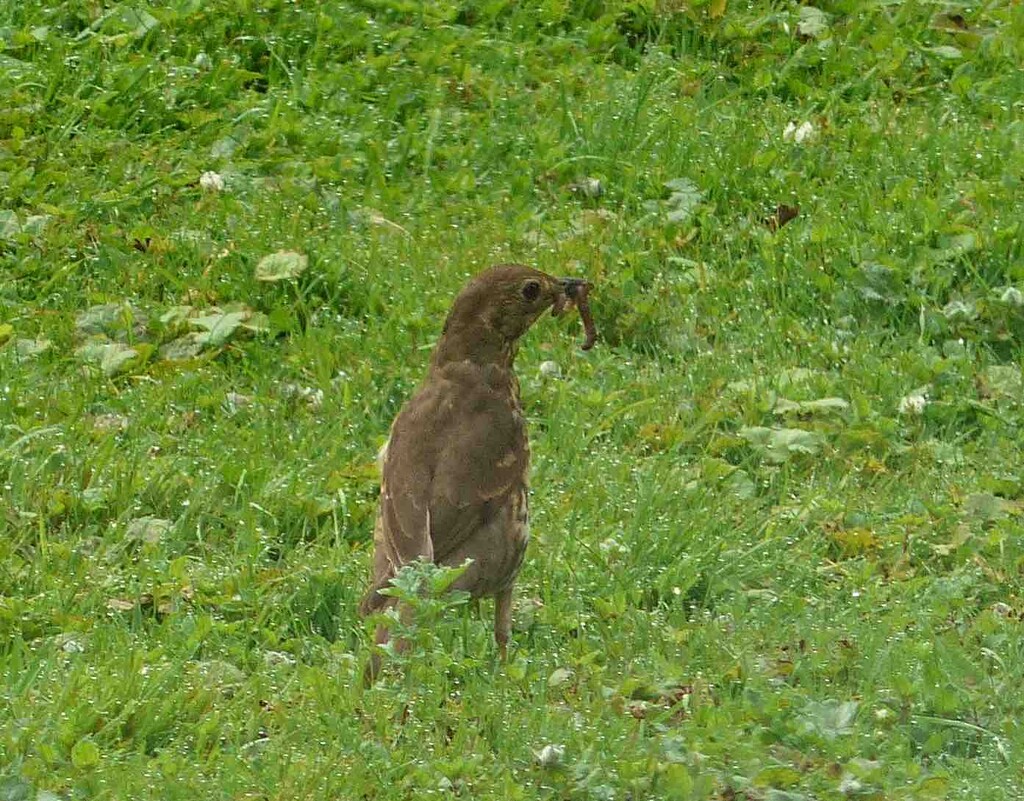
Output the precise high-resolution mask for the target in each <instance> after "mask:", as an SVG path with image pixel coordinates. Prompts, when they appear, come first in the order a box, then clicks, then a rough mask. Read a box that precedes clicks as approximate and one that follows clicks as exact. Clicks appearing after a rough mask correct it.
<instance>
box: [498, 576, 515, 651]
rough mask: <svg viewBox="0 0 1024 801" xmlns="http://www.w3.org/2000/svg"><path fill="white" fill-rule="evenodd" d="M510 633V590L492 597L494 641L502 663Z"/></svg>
mask: <svg viewBox="0 0 1024 801" xmlns="http://www.w3.org/2000/svg"><path fill="white" fill-rule="evenodd" d="M511 633H512V589H511V587H510V588H509V589H507V590H502V591H501V592H499V593H498V594H497V595H495V596H494V641H495V642H496V643H497V644H498V656H500V657H501V661H502V662H504V661H506V660H507V659H508V638H509V635H510V634H511Z"/></svg>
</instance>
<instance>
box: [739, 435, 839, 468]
mask: <svg viewBox="0 0 1024 801" xmlns="http://www.w3.org/2000/svg"><path fill="white" fill-rule="evenodd" d="M736 433H737V434H738V435H739V436H740V437H742V438H743V439H745V440H746V441H747V442H749V443H750V446H751V447H752V448H753V449H754V450H755V451H757V452H758V453H760V454H761V455H762V456H764V457H765V458H766V459H767V460H768V461H769V462H772V463H773V464H782V463H783V462H785V461H786V460H787V459H789V458H790V457H791V456H793V455H794V454H811V455H813V454H816V453H818V452H819V451H820V450H821V446H822V443H823V442H824V437H823V436H822V435H821V434H819V433H817V432H816V431H805V430H803V429H802V428H765V427H762V426H748V427H744V428H741V429H740V430H739V431H737V432H736Z"/></svg>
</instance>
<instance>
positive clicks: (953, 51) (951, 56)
mask: <svg viewBox="0 0 1024 801" xmlns="http://www.w3.org/2000/svg"><path fill="white" fill-rule="evenodd" d="M921 49H922V50H924V51H925V52H926V53H931V54H932V55H933V56H938V57H939V58H943V59H946V60H947V61H956V60H958V59H961V58H963V56H964V54H963V51H961V50H960V48H959V47H953V45H938V46H936V47H923V48H921Z"/></svg>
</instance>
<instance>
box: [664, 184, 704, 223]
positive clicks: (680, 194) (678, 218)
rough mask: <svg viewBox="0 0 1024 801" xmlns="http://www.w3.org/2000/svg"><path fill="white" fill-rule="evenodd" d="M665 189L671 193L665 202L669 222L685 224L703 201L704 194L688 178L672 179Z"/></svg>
mask: <svg viewBox="0 0 1024 801" xmlns="http://www.w3.org/2000/svg"><path fill="white" fill-rule="evenodd" d="M665 188H666V189H669V190H671V192H672V194H671V195H670V196H669V198H668V200H667V201H665V204H666V206H667V207H668V209H669V211H668V219H669V222H686V221H687V220H688V219H689V218H690V217H691V216H693V212H694V211H695V210H696V208H697V206H699V205H700V204H701V202H702V201H703V200H704V193H703V192H701V191H700V189H698V188H697V185H696V184H695V183H694V182H693V181H691V180H690V179H689V178H673V179H672V180H671V181H666V183H665Z"/></svg>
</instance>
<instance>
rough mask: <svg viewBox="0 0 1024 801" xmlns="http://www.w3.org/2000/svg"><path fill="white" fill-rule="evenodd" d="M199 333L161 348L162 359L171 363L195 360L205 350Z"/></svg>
mask: <svg viewBox="0 0 1024 801" xmlns="http://www.w3.org/2000/svg"><path fill="white" fill-rule="evenodd" d="M200 336H202V335H201V334H198V333H194V332H193V333H191V334H186V335H185V336H183V337H178V338H177V339H173V340H171V341H170V342H168V343H166V344H164V345H161V346H160V351H159V354H160V358H161V359H164V360H165V361H169V362H183V361H188V360H189V359H194V358H195V357H196V356H198V355H199V354H200V353H202V350H203V343H202V342H201V341H200V340H199V337H200Z"/></svg>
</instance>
